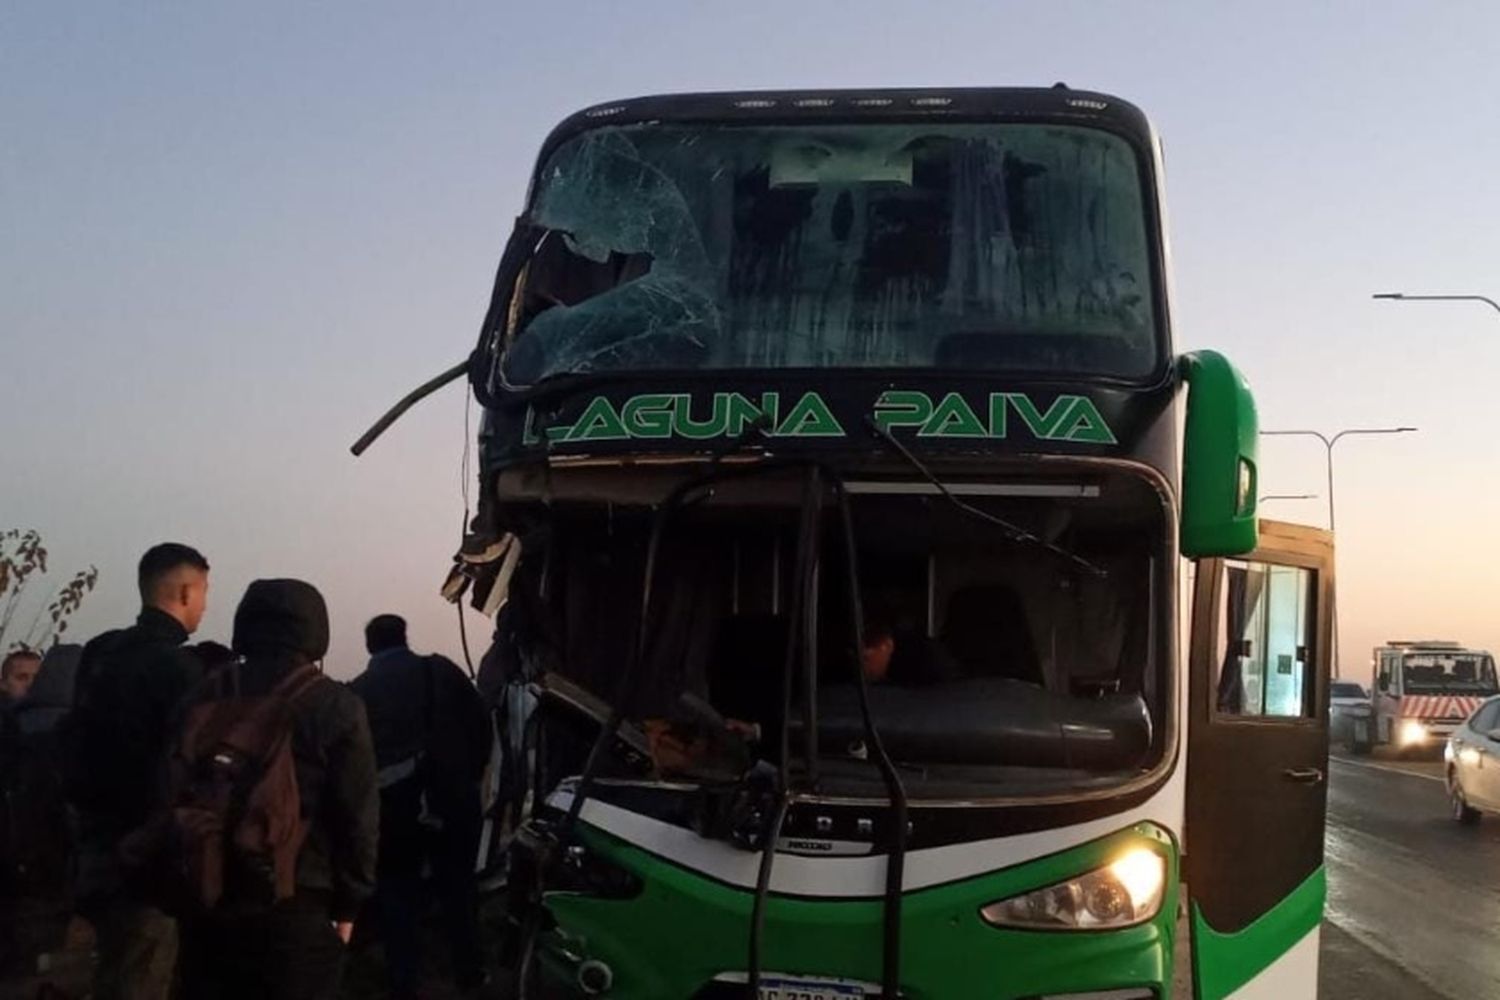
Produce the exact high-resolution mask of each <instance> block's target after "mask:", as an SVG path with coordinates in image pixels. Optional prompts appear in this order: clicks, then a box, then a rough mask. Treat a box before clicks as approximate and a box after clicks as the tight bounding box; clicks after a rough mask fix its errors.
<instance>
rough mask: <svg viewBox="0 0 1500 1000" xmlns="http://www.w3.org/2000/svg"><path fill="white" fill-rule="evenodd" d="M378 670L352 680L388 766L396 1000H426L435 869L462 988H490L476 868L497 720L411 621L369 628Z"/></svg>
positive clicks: (385, 893)
mask: <svg viewBox="0 0 1500 1000" xmlns="http://www.w3.org/2000/svg"><path fill="white" fill-rule="evenodd" d="M365 647H366V649H368V650H369V652H370V665H369V667H368V669H366V670H365V672H364V673H362V674H360V675H359V676H358V677H356V678H355V679H354V680H353V681H351V682H350V685H349V686H350V687H351V688H353V689H354V691H355V693H356V694H358V695H359V696H360V698H361V699H363V700H364V703H365V708H366V711H367V712H368V713H369V717H370V729H371V732H372V733H373V734H374V740H375V755H376V759H377V761H378V763H379V765H380V786H381V787H380V867H379V887H378V890H377V893H376V903H377V908H378V912H379V917H380V929H381V938H382V940H383V941H384V943H385V953H386V964H387V967H388V969H389V974H390V990H391V996H392V997H393V998H394V1000H407V998H410V997H414V996H417V995H419V994H418V990H419V986H420V980H421V947H420V934H421V930H420V918H421V916H422V912H423V909H424V906H423V902H424V900H425V898H426V894H425V893H424V892H423V889H422V881H423V872H424V868H427V867H430V869H431V874H432V879H433V883H434V885H433V888H434V890H435V891H434V895H435V896H436V897H437V901H438V903H439V906H440V908H441V910H442V914H443V920H444V928H443V929H444V932H445V934H444V936H445V937H446V939H447V941H448V943H449V945H450V946H451V948H452V955H453V971H454V978H455V980H456V982H457V985H458V987H459V988H460V989H463V990H469V989H474V988H476V987H478V986H480V985H481V984H482V983H483V982H484V978H485V976H484V963H483V958H482V953H481V949H480V945H479V928H478V891H477V884H476V876H475V863H476V860H477V855H478V852H479V839H480V831H481V828H482V817H481V809H480V784H481V782H482V780H483V777H484V768H485V765H486V764H487V763H488V762H489V757H490V749H491V745H492V742H493V737H492V732H491V728H490V716H489V712H488V710H487V709H486V708H485V706H484V702H483V700H482V699H481V698H480V696H479V692H478V691H477V690H476V689H475V687H474V685H473V683H471V682H470V680H469V678H468V677H467V676H465V675H464V673H463V671H462V670H460V669H459V667H458V665H457V664H455V663H453V661H451V660H448V659H446V658H444V657H441V656H435V655H433V656H421V655H418V654H417V653H415V652H413V651H412V650H411V648H410V647H409V646H408V645H407V640H406V622H405V620H403V619H402V618H400V617H399V616H397V615H389V614H387V615H378V616H376V617H375V618H373V619H371V620H370V622H369V624H368V625H366V626H365Z"/></svg>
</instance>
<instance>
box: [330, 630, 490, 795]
mask: <svg viewBox="0 0 1500 1000" xmlns="http://www.w3.org/2000/svg"><path fill="white" fill-rule="evenodd" d="M349 686H350V687H351V688H352V689H353V690H354V692H355V693H356V694H357V695H359V697H360V698H361V699H362V700H363V701H364V703H365V711H366V712H367V713H368V715H369V718H370V731H371V733H372V734H373V735H374V739H375V755H376V758H377V760H378V761H379V764H380V766H381V767H382V768H388V767H391V766H392V765H396V764H399V763H400V762H401V761H403V760H405V759H408V758H410V757H412V756H413V755H416V754H418V753H421V754H424V755H425V756H426V757H427V759H428V762H429V764H430V765H431V766H430V769H429V772H430V773H431V774H432V775H433V776H434V777H435V778H437V779H439V780H440V781H443V782H445V783H451V784H452V785H453V786H463V785H468V786H475V787H477V785H478V783H479V781H480V779H481V778H482V777H483V775H484V767H485V764H487V763H488V762H489V759H490V748H491V743H492V735H491V729H490V714H489V711H488V710H487V709H486V708H485V706H484V701H483V699H481V698H480V696H479V692H478V690H476V689H475V687H474V685H473V683H472V682H471V681H470V680H469V678H468V676H467V675H465V674H464V672H463V671H462V670H460V669H459V667H458V665H457V664H456V663H454V662H453V661H452V660H449V659H447V658H446V657H442V656H420V655H418V654H416V653H414V652H412V651H411V650H410V649H408V648H406V647H404V646H402V647H397V648H394V649H387V650H384V651H383V652H380V653H377V654H375V655H374V656H373V657H371V658H370V665H369V667H368V668H367V669H366V670H365V672H364V673H362V674H360V675H359V676H358V677H356V678H354V680H352V681H350V682H349Z"/></svg>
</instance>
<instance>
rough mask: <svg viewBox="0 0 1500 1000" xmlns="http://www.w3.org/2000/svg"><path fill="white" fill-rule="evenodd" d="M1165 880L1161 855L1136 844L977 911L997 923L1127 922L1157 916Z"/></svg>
mask: <svg viewBox="0 0 1500 1000" xmlns="http://www.w3.org/2000/svg"><path fill="white" fill-rule="evenodd" d="M1166 884H1167V862H1166V859H1165V858H1163V857H1162V856H1161V855H1160V854H1157V853H1156V852H1155V851H1149V850H1146V849H1145V848H1140V847H1138V848H1135V849H1133V850H1130V851H1127V852H1126V853H1125V854H1123V855H1121V856H1120V857H1119V858H1118V859H1116V860H1115V861H1113V862H1111V863H1110V864H1108V865H1106V866H1105V867H1103V868H1096V869H1095V870H1094V871H1091V872H1089V873H1088V874H1086V875H1080V876H1079V877H1078V878H1074V879H1069V880H1068V881H1066V882H1059V883H1057V884H1056V885H1049V886H1046V887H1045V888H1042V889H1035V890H1033V891H1031V892H1028V893H1024V894H1023V895H1020V896H1012V897H1011V898H1010V899H1002V900H1000V901H999V902H997V903H991V904H990V905H988V906H986V907H984V908H983V909H981V910H980V911H979V915H980V916H981V917H983V918H984V919H985V922H986V923H990V924H994V925H995V926H997V927H1028V928H1038V929H1046V930H1107V929H1111V928H1116V927H1129V926H1130V925H1132V924H1139V923H1142V922H1144V921H1147V920H1150V919H1151V918H1152V917H1154V916H1156V913H1157V911H1158V910H1160V909H1161V900H1162V892H1163V890H1164V889H1165V888H1166Z"/></svg>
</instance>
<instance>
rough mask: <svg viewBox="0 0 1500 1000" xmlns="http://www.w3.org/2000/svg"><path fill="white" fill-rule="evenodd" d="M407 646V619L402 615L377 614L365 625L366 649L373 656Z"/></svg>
mask: <svg viewBox="0 0 1500 1000" xmlns="http://www.w3.org/2000/svg"><path fill="white" fill-rule="evenodd" d="M405 648H406V619H405V618H402V617H401V616H400V615H376V616H375V617H374V618H371V619H370V620H369V622H368V623H367V624H366V625H365V649H367V650H369V653H370V655H371V656H374V655H375V654H376V653H383V652H385V651H386V650H388V649H405Z"/></svg>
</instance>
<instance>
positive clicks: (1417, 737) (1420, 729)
mask: <svg viewBox="0 0 1500 1000" xmlns="http://www.w3.org/2000/svg"><path fill="white" fill-rule="evenodd" d="M1396 738H1397V741H1398V742H1399V743H1400V744H1401V745H1402V746H1404V747H1409V746H1411V745H1413V744H1415V743H1425V742H1426V741H1427V727H1426V726H1425V725H1423V724H1422V723H1420V722H1418V721H1417V720H1416V719H1405V720H1403V721H1402V723H1401V729H1400V730H1399V732H1398V733H1397V736H1396Z"/></svg>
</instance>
